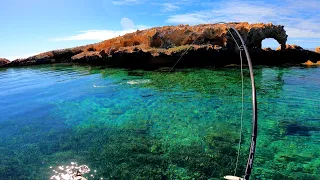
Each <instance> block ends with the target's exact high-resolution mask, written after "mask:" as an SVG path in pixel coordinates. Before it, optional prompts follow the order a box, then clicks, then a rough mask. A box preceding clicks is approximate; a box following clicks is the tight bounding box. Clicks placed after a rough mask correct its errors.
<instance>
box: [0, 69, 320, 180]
mask: <svg viewBox="0 0 320 180" xmlns="http://www.w3.org/2000/svg"><path fill="white" fill-rule="evenodd" d="M244 73H245V82H244V87H245V96H244V97H245V101H244V108H245V114H244V122H243V124H244V125H243V126H244V128H243V133H242V146H241V151H240V152H241V153H240V158H239V159H240V162H239V165H238V169H237V175H238V176H241V175H242V174H243V172H244V168H245V165H246V159H247V154H248V147H249V143H250V134H251V101H250V95H251V91H250V82H249V78H248V71H245V72H244ZM255 76H256V77H255V80H256V85H257V95H258V108H259V137H258V142H257V153H256V159H255V163H254V172H253V175H252V177H253V179H319V175H320V151H319V147H320V146H319V145H320V102H319V101H320V98H319V97H320V91H319V89H320V68H301V67H281V68H274V67H257V68H256V69H255ZM0 92H1V93H0V144H1V146H0V152H1V156H0V159H1V161H0V174H1V179H49V178H50V176H52V175H53V172H52V169H50V168H49V167H50V166H53V167H57V166H59V165H68V164H70V162H78V163H79V164H86V165H88V166H89V167H90V168H91V169H92V170H96V171H97V172H96V173H94V172H93V171H92V174H93V175H94V176H95V178H101V177H103V178H104V179H221V178H222V177H223V176H224V175H227V174H233V173H234V168H235V162H236V157H237V145H238V141H239V128H240V115H241V79H240V71H239V69H238V68H229V69H184V70H179V71H177V72H174V73H164V72H150V71H149V72H148V71H142V70H134V71H130V70H124V69H104V68H102V67H92V66H78V65H68V64H65V65H62V64H56V65H45V66H34V67H23V68H9V69H0ZM91 179H92V178H91Z"/></svg>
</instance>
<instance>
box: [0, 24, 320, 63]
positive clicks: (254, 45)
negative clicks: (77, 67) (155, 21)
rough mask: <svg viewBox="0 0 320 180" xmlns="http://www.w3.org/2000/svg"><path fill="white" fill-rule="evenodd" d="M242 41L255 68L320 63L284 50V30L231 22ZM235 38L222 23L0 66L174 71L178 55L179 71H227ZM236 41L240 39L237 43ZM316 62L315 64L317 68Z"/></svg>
mask: <svg viewBox="0 0 320 180" xmlns="http://www.w3.org/2000/svg"><path fill="white" fill-rule="evenodd" d="M229 24H230V25H232V26H234V27H235V28H236V29H237V30H238V31H239V32H240V34H241V35H242V37H243V38H244V40H245V42H246V45H247V47H248V49H249V51H250V55H251V58H252V61H253V64H254V65H283V64H289V65H297V64H302V63H305V62H308V63H307V64H308V65H316V64H320V61H319V60H320V53H317V52H319V49H316V51H309V50H304V49H303V48H301V47H299V46H297V45H288V44H286V41H287V37H288V36H287V34H286V31H285V30H284V26H280V25H273V24H271V23H269V24H262V23H258V24H249V23H229ZM232 36H234V37H236V35H235V33H234V32H233V31H232V30H231V31H228V28H227V25H225V24H201V25H197V26H188V25H179V26H164V27H155V28H151V29H147V30H143V31H139V30H137V31H136V32H133V33H129V34H126V35H124V36H119V37H116V38H112V39H109V40H105V41H102V42H100V43H96V44H90V45H86V46H80V47H75V48H69V49H62V50H54V51H49V52H45V53H41V54H39V55H36V56H32V57H29V58H26V59H17V60H14V61H12V62H10V63H7V62H6V63H1V64H0V66H5V67H10V66H23V65H35V64H48V63H61V62H75V63H88V64H97V65H107V66H109V67H125V68H143V69H149V68H158V67H163V66H172V65H173V64H174V63H175V62H176V61H177V60H178V59H179V58H180V57H181V56H182V55H183V57H182V58H181V60H180V62H179V64H178V67H204V66H225V65H229V64H239V63H240V62H239V49H238V48H237V46H236V43H235V42H234V40H233V39H232ZM266 38H273V39H275V40H276V41H277V42H278V43H279V48H278V49H276V50H272V49H270V48H266V49H261V47H262V41H263V40H264V39H266ZM237 40H238V39H237ZM316 62H318V63H316Z"/></svg>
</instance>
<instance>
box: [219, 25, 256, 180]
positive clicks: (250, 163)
mask: <svg viewBox="0 0 320 180" xmlns="http://www.w3.org/2000/svg"><path fill="white" fill-rule="evenodd" d="M224 24H226V25H227V26H229V27H230V29H232V30H233V31H235V32H236V34H237V36H238V37H239V39H240V41H241V44H242V45H241V47H242V48H243V49H244V52H245V54H246V57H247V62H248V66H249V72H250V79H251V91H252V135H251V145H250V151H249V157H248V161H247V166H246V170H245V175H244V178H240V177H236V176H225V177H224V178H225V179H229V180H249V178H250V175H251V172H252V168H253V161H254V155H255V151H256V142H257V135H258V113H257V112H258V107H257V97H256V88H255V83H254V74H253V67H252V62H251V58H250V54H249V51H248V49H247V47H246V44H245V42H244V40H243V38H242V37H241V35H240V33H239V31H238V30H237V29H236V28H235V27H233V26H231V25H228V24H227V23H224ZM228 31H229V30H228ZM229 32H230V31H229ZM230 34H231V32H230ZM231 36H232V34H231ZM232 38H234V37H233V36H232ZM234 41H235V39H234ZM235 42H236V41H235ZM236 43H237V42H236ZM237 45H238V44H237ZM241 47H239V46H238V48H239V51H240V53H241V51H242V49H241ZM240 55H241V54H240Z"/></svg>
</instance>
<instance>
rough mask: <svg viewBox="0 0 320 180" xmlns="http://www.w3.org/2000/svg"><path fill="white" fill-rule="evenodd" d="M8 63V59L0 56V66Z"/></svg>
mask: <svg viewBox="0 0 320 180" xmlns="http://www.w3.org/2000/svg"><path fill="white" fill-rule="evenodd" d="M9 63H10V61H9V60H8V59H5V58H0V67H1V66H3V65H6V64H9Z"/></svg>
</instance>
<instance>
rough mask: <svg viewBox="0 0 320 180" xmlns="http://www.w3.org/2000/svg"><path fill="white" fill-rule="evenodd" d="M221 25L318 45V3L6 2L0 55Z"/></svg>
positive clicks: (1, 8) (0, 8)
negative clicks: (269, 28)
mask: <svg viewBox="0 0 320 180" xmlns="http://www.w3.org/2000/svg"><path fill="white" fill-rule="evenodd" d="M220 21H224V22H235V21H247V22H249V23H257V22H263V23H268V22H272V23H274V24H281V25H284V26H285V30H286V31H287V34H288V35H289V39H288V44H298V45H300V46H302V47H304V48H314V47H316V46H320V1H319V0H282V1H278V0H260V1H251V0H242V1H238V0H229V1H222V0H211V1H208V0H202V1H199V0H198V1H197V0H158V1H151V0H10V1H2V2H0V24H1V26H0V57H4V58H8V59H10V60H14V59H16V58H22V57H28V56H30V55H33V54H37V53H40V52H44V51H49V50H53V49H61V48H67V47H74V46H78V45H84V44H88V43H94V42H99V41H102V40H105V39H108V38H112V37H114V36H118V35H123V34H124V33H127V32H132V31H135V30H136V29H145V28H148V27H154V26H163V25H177V24H190V25H195V24H200V23H214V22H220ZM263 45H264V46H277V44H276V43H275V42H274V41H268V42H266V43H264V44H263Z"/></svg>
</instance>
